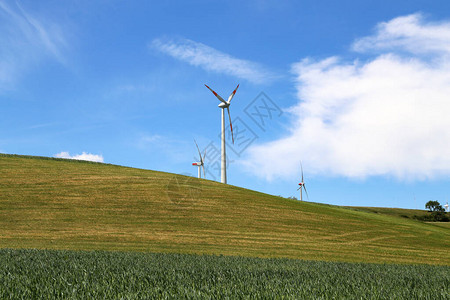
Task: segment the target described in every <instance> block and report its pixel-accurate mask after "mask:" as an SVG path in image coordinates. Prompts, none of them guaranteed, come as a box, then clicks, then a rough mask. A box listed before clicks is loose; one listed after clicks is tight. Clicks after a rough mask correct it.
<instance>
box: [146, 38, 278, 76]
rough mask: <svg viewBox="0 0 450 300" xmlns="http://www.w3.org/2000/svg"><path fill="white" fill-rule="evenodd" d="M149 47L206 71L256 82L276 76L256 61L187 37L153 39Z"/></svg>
mask: <svg viewBox="0 0 450 300" xmlns="http://www.w3.org/2000/svg"><path fill="white" fill-rule="evenodd" d="M149 47H151V48H153V49H157V50H159V51H161V52H163V53H165V54H167V55H170V56H172V57H174V58H176V59H179V60H181V61H184V62H187V63H189V64H191V65H193V66H196V67H201V68H203V69H205V70H207V71H212V72H217V73H222V74H226V75H230V76H235V77H237V78H240V79H244V80H247V81H250V82H253V83H256V84H260V83H266V82H269V81H271V80H273V79H274V78H276V76H275V74H273V73H272V72H270V71H268V70H266V69H265V68H264V67H263V66H261V65H260V64H258V63H255V62H252V61H248V60H244V59H239V58H235V57H233V56H231V55H229V54H226V53H223V52H220V51H218V50H216V49H214V48H211V47H209V46H207V45H205V44H202V43H198V42H194V41H191V40H188V39H179V40H176V41H175V40H162V39H155V40H153V41H152V42H151V43H150V45H149Z"/></svg>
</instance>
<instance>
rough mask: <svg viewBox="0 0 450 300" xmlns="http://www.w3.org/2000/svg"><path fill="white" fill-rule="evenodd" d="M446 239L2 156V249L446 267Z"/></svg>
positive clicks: (322, 208)
mask: <svg viewBox="0 0 450 300" xmlns="http://www.w3.org/2000/svg"><path fill="white" fill-rule="evenodd" d="M324 201H326V199H324ZM449 237H450V231H449V228H448V227H445V226H440V225H437V224H431V223H423V222H419V221H416V220H412V219H407V218H398V217H396V216H390V215H386V214H380V213H378V214H375V213H369V212H363V211H357V210H354V209H348V208H342V207H336V206H330V205H322V204H317V203H308V202H299V201H294V200H288V199H284V198H281V197H276V196H271V195H267V194H263V193H259V192H255V191H250V190H247V189H243V188H238V187H234V186H229V185H223V184H220V183H217V182H213V181H208V180H198V179H194V178H190V177H185V176H181V175H174V174H169V173H163V172H156V171H149V170H141V169H134V168H127V167H121V166H115V165H108V164H99V163H88V162H80V161H70V160H62V159H44V158H36V157H24V156H12V155H0V245H1V248H16V249H18V248H38V249H68V250H120V251H142V252H164V253H169V252H172V253H174V252H176V253H192V254H215V255H219V254H223V255H239V256H252V257H285V258H296V259H306V260H322V261H345V262H371V263H401V264H415V263H419V264H438V265H447V266H448V265H450V255H449V249H450V242H449V241H450V239H449Z"/></svg>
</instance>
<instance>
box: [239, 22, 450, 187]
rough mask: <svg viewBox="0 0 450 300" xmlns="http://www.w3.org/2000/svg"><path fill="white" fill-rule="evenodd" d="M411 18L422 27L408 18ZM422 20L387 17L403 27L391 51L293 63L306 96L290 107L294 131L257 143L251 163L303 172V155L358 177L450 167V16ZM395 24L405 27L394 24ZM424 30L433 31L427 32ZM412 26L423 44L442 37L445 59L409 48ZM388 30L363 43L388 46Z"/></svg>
mask: <svg viewBox="0 0 450 300" xmlns="http://www.w3.org/2000/svg"><path fill="white" fill-rule="evenodd" d="M399 20H400V21H399ZM408 20H409V23H411V24H415V27H413V29H414V30H411V31H409V30H408V26H405V23H408ZM417 20H418V16H417V15H413V16H408V17H402V18H397V19H394V20H392V21H390V22H387V23H383V24H382V25H379V28H389V31H390V32H400V33H402V32H403V34H398V35H392V36H391V37H390V38H389V44H390V46H389V49H390V50H391V52H386V53H381V54H379V55H378V56H377V57H375V58H372V59H371V60H369V61H366V62H360V61H358V60H356V61H354V62H350V63H349V62H342V61H340V60H339V58H337V57H330V58H327V59H324V60H321V61H313V60H309V59H304V60H302V61H301V62H299V63H295V64H293V66H292V72H293V74H294V75H295V79H296V86H297V91H298V94H297V95H298V98H299V103H298V104H297V105H295V106H294V107H292V108H291V109H290V112H291V113H292V114H293V116H294V117H295V118H294V120H295V121H294V122H293V123H292V124H291V125H292V126H291V131H290V132H289V133H288V134H287V135H286V136H285V137H283V138H281V139H279V140H276V141H273V142H270V143H266V144H261V145H257V146H255V147H252V148H250V149H249V152H248V154H249V157H248V160H247V161H246V162H245V164H246V165H247V167H248V168H249V169H250V170H251V171H253V172H254V173H255V174H259V175H261V176H264V177H266V178H267V179H273V178H277V177H286V178H287V177H288V176H293V175H298V173H299V165H300V160H302V161H303V165H304V167H305V169H307V170H308V172H309V173H319V174H325V175H338V176H346V177H352V178H364V177H367V176H393V177H396V178H398V179H406V180H417V179H418V180H421V179H425V178H432V177H435V176H442V175H445V176H447V175H450V155H449V145H450V117H449V116H450V97H449V95H450V68H449V67H450V59H449V58H448V56H447V55H446V53H447V45H448V44H449V43H450V23H440V24H439V26H437V25H434V24H432V25H429V24H425V23H423V21H422V23H418V21H417ZM395 24H399V25H398V26H399V28H400V29H401V30H400V29H398V30H394V29H395V28H394V27H395V26H394V25H395ZM416 27H417V28H416ZM405 28H406V29H405ZM422 32H427V33H429V37H430V38H428V39H424V38H422V35H421V34H422ZM406 34H408V40H411V41H416V42H417V43H418V44H417V45H416V47H417V48H421V47H427V44H428V43H430V42H431V40H430V39H431V37H435V40H436V42H435V43H433V45H434V46H435V48H433V52H434V53H433V57H434V58H438V59H437V60H435V59H430V57H424V56H423V53H421V56H415V55H414V54H411V53H410V54H409V55H406V54H405V53H406V52H408V51H409V52H414V51H412V49H410V48H409V47H410V44H409V42H404V36H405V35H406ZM416 35H417V36H416ZM380 36H383V30H379V32H378V33H377V35H376V36H374V37H367V38H363V39H361V40H359V42H357V44H358V43H360V44H359V46H358V47H357V48H358V49H359V50H360V51H362V50H363V49H366V48H368V47H369V46H368V44H366V45H365V46H364V47H363V46H361V45H362V42H361V41H365V42H364V43H369V41H370V43H372V44H373V45H374V47H378V48H380V49H381V48H383V47H384V46H383V47H381V46H380V45H381V44H379V43H378V41H379V40H383V39H382V38H379V37H380ZM395 37H397V39H396V38H395ZM385 40H388V39H385ZM422 43H423V44H422ZM386 48H387V47H386ZM410 50H411V51H410ZM430 51H431V50H430ZM437 53H440V55H437ZM436 61H439V63H436Z"/></svg>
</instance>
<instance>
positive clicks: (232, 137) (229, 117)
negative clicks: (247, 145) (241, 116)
mask: <svg viewBox="0 0 450 300" xmlns="http://www.w3.org/2000/svg"><path fill="white" fill-rule="evenodd" d="M227 111H228V119H230V129H231V139H232V140H233V144H234V136H233V125H231V115H230V109H229V108H228V107H227Z"/></svg>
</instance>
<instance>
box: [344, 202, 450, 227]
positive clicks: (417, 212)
mask: <svg viewBox="0 0 450 300" xmlns="http://www.w3.org/2000/svg"><path fill="white" fill-rule="evenodd" d="M347 208H350V209H354V210H358V211H365V212H371V213H376V214H384V215H389V216H394V217H400V218H408V219H418V220H420V219H423V218H426V217H429V215H430V212H429V211H428V210H423V209H404V208H391V207H362V206H348V207H347ZM445 223H447V222H445ZM449 224H450V223H449ZM444 226H445V225H444Z"/></svg>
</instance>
